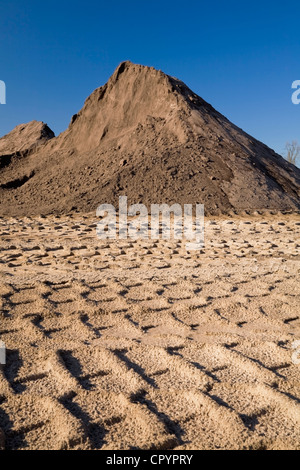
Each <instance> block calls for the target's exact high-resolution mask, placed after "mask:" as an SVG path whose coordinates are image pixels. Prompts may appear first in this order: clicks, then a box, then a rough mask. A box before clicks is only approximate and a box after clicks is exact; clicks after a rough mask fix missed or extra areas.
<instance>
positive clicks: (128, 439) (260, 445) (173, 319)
mask: <svg viewBox="0 0 300 470" xmlns="http://www.w3.org/2000/svg"><path fill="white" fill-rule="evenodd" d="M96 223H97V220H96V219H95V217H93V216H91V215H80V214H77V215H74V216H70V217H67V216H62V217H54V216H49V217H47V218H46V217H34V218H22V219H16V218H15V219H12V218H2V219H0V231H1V251H0V339H1V340H2V341H4V342H5V344H6V347H7V363H6V365H5V366H0V448H3V449H4V448H5V449H176V450H185V449H299V448H300V387H299V382H300V365H297V364H296V363H295V364H294V363H293V361H292V356H293V352H294V351H293V349H292V347H293V343H294V342H295V341H296V340H300V314H299V295H300V287H299V281H298V279H299V269H300V265H299V259H300V218H299V215H297V214H290V215H288V214H287V215H283V214H277V215H275V214H273V215H271V214H267V215H265V216H247V215H246V214H244V216H240V217H228V218H215V219H211V218H210V219H207V220H206V246H205V249H204V250H202V251H201V252H200V253H199V252H191V253H189V252H187V251H186V249H185V242H184V241H175V240H170V241H163V240H159V241H153V240H147V241H145V240H139V241H132V240H122V241H120V240H119V241H118V240H116V241H109V240H108V241H101V240H99V239H98V238H97V237H96V229H95V224H96ZM294 362H295V361H294Z"/></svg>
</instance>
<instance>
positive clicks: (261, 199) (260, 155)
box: [0, 62, 300, 215]
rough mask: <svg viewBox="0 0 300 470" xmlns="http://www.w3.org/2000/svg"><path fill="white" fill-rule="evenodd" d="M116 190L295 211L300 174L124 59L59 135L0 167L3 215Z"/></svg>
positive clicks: (177, 85) (156, 199)
mask: <svg viewBox="0 0 300 470" xmlns="http://www.w3.org/2000/svg"><path fill="white" fill-rule="evenodd" d="M17 129H18V128H17ZM15 131H16V129H15ZM15 131H13V132H15ZM10 135H12V133H11V134H10ZM17 135H19V134H18V132H17ZM0 142H1V140H0ZM18 145H19V144H18ZM0 149H1V147H0ZM1 153H3V152H2V151H1V150H0V155H1ZM121 195H127V196H128V202H129V203H130V204H131V203H136V202H142V203H144V204H147V205H150V204H151V203H162V202H164V203H169V204H171V203H175V202H176V203H179V204H187V203H193V204H195V203H197V202H198V203H204V204H205V206H206V210H207V211H209V212H215V213H218V212H227V211H231V210H260V209H275V210H298V209H300V201H299V195H300V170H299V169H298V168H296V167H295V166H293V165H291V164H289V163H288V162H286V161H285V160H284V159H283V158H282V157H280V156H279V155H277V154H276V153H275V152H274V151H273V150H271V149H269V148H268V147H267V146H265V145H264V144H262V143H261V142H258V141H257V140H255V139H254V138H252V137H250V136H249V135H247V134H246V133H245V132H243V131H242V130H241V129H239V128H238V127H236V126H235V125H233V124H232V123H231V122H229V121H228V120H227V119H226V118H225V117H224V116H222V115H221V114H220V113H218V112H217V111H216V110H215V109H214V108H213V107H212V106H210V105H209V104H208V103H206V102H205V101H204V100H203V99H201V98H200V97H199V96H197V95H196V94H195V93H193V92H192V91H191V90H190V89H189V88H188V87H187V86H186V85H185V84H184V83H183V82H181V81H180V80H177V79H175V78H172V77H170V76H168V75H166V74H164V73H163V72H161V71H158V70H155V69H154V68H150V67H144V66H141V65H135V64H132V63H131V62H123V63H122V64H121V65H120V66H119V67H118V68H117V69H116V71H115V72H114V74H113V75H112V77H111V78H110V79H109V81H108V82H107V83H106V84H105V85H104V86H102V87H100V88H98V89H96V90H95V91H94V92H93V93H92V94H91V95H90V96H89V98H88V99H87V100H86V102H85V104H84V107H83V108H82V110H81V111H79V113H78V114H76V115H74V116H73V117H72V119H71V123H70V125H69V127H68V129H67V130H66V131H65V132H64V133H62V134H61V135H60V136H58V137H57V138H52V139H51V140H50V141H49V142H47V143H45V144H43V145H41V146H39V147H38V148H37V149H36V150H35V151H34V152H30V154H29V155H28V156H26V158H22V159H15V160H12V161H11V162H10V164H9V165H7V166H5V168H4V169H2V170H1V173H0V201H1V202H0V214H10V215H30V214H36V213H49V212H53V211H55V212H59V213H63V212H69V211H71V210H74V209H75V208H76V209H78V210H82V211H92V210H95V208H96V207H97V206H98V205H99V204H101V203H113V204H115V205H117V202H118V197H119V196H121Z"/></svg>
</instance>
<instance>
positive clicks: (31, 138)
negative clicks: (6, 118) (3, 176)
mask: <svg viewBox="0 0 300 470" xmlns="http://www.w3.org/2000/svg"><path fill="white" fill-rule="evenodd" d="M53 137H55V135H54V132H52V130H51V129H50V128H49V127H48V126H47V124H44V123H43V122H38V121H31V122H29V123H28V124H20V125H19V126H17V127H15V129H14V130H13V131H11V132H10V133H9V134H7V135H5V136H4V137H2V138H1V139H0V156H2V155H4V154H13V153H16V152H25V151H27V150H31V149H32V148H35V147H36V146H37V145H39V144H43V143H45V142H47V141H48V140H49V139H52V138H53Z"/></svg>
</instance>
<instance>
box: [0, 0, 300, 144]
mask: <svg viewBox="0 0 300 470" xmlns="http://www.w3.org/2000/svg"><path fill="white" fill-rule="evenodd" d="M0 50H1V62H0V80H4V81H5V82H6V85H7V104H6V105H0V135H4V134H5V133H7V132H9V131H10V130H11V129H12V128H13V127H14V126H16V125H17V124H20V123H23V122H28V121H31V120H33V119H36V120H41V121H44V122H47V123H48V125H49V126H50V127H51V128H52V129H53V130H54V132H55V133H56V134H58V133H60V132H62V131H63V130H65V128H66V127H67V126H68V124H69V121H70V118H71V116H72V114H74V113H75V112H77V111H78V110H79V109H80V108H81V107H82V105H83V102H84V100H85V98H86V97H87V96H88V95H89V94H90V93H91V92H92V91H93V90H94V89H95V88H97V87H98V86H100V85H103V84H104V83H105V82H106V81H107V79H108V78H109V76H110V75H111V74H112V73H113V71H114V69H115V68H116V66H117V65H118V64H119V63H120V62H121V61H123V60H127V59H129V60H131V61H132V62H136V63H141V64H144V65H151V66H154V67H156V68H159V69H162V70H163V71H165V72H166V73H168V74H170V75H173V76H176V77H178V78H180V79H181V80H183V81H184V82H186V83H187V85H188V86H189V87H190V88H192V89H193V90H194V91H195V92H196V93H198V94H199V95H200V96H201V97H203V98H204V99H205V100H206V101H208V102H209V103H211V104H212V105H213V106H214V107H215V108H217V109H218V110H219V111H220V112H222V113H223V114H225V115H226V116H227V117H228V118H229V119H230V120H231V121H233V122H234V123H235V124H237V125H238V126H239V127H242V128H243V129H244V130H245V131H247V132H249V133H250V134H252V135H253V136H254V137H256V138H258V139H260V140H262V141H264V142H265V143H266V144H267V145H269V146H270V147H272V148H274V149H275V150H276V151H278V152H282V150H283V148H284V146H285V143H286V141H291V140H294V139H296V140H298V141H300V127H299V123H300V105H298V106H295V105H293V104H292V102H291V95H292V90H291V85H292V82H293V81H294V80H300V2H299V0H298V1H289V2H283V1H280V2H279V1H256V0H254V1H251V2H250V1H234V0H227V1H224V0H223V1H220V0H215V1H214V2H208V1H202V0H200V1H177V0H173V1H164V0H151V1H142V0H140V1H135V0H134V1H130V0H128V1H118V0H115V1H109V0H106V1H105V2H103V1H101V0H100V1H90V0H86V1H85V2H79V1H76V0H73V1H66V0H60V1H57V0H54V1H51V2H41V1H37V0H28V1H27V2H24V1H19V0H11V1H9V2H6V1H4V0H0Z"/></svg>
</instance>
